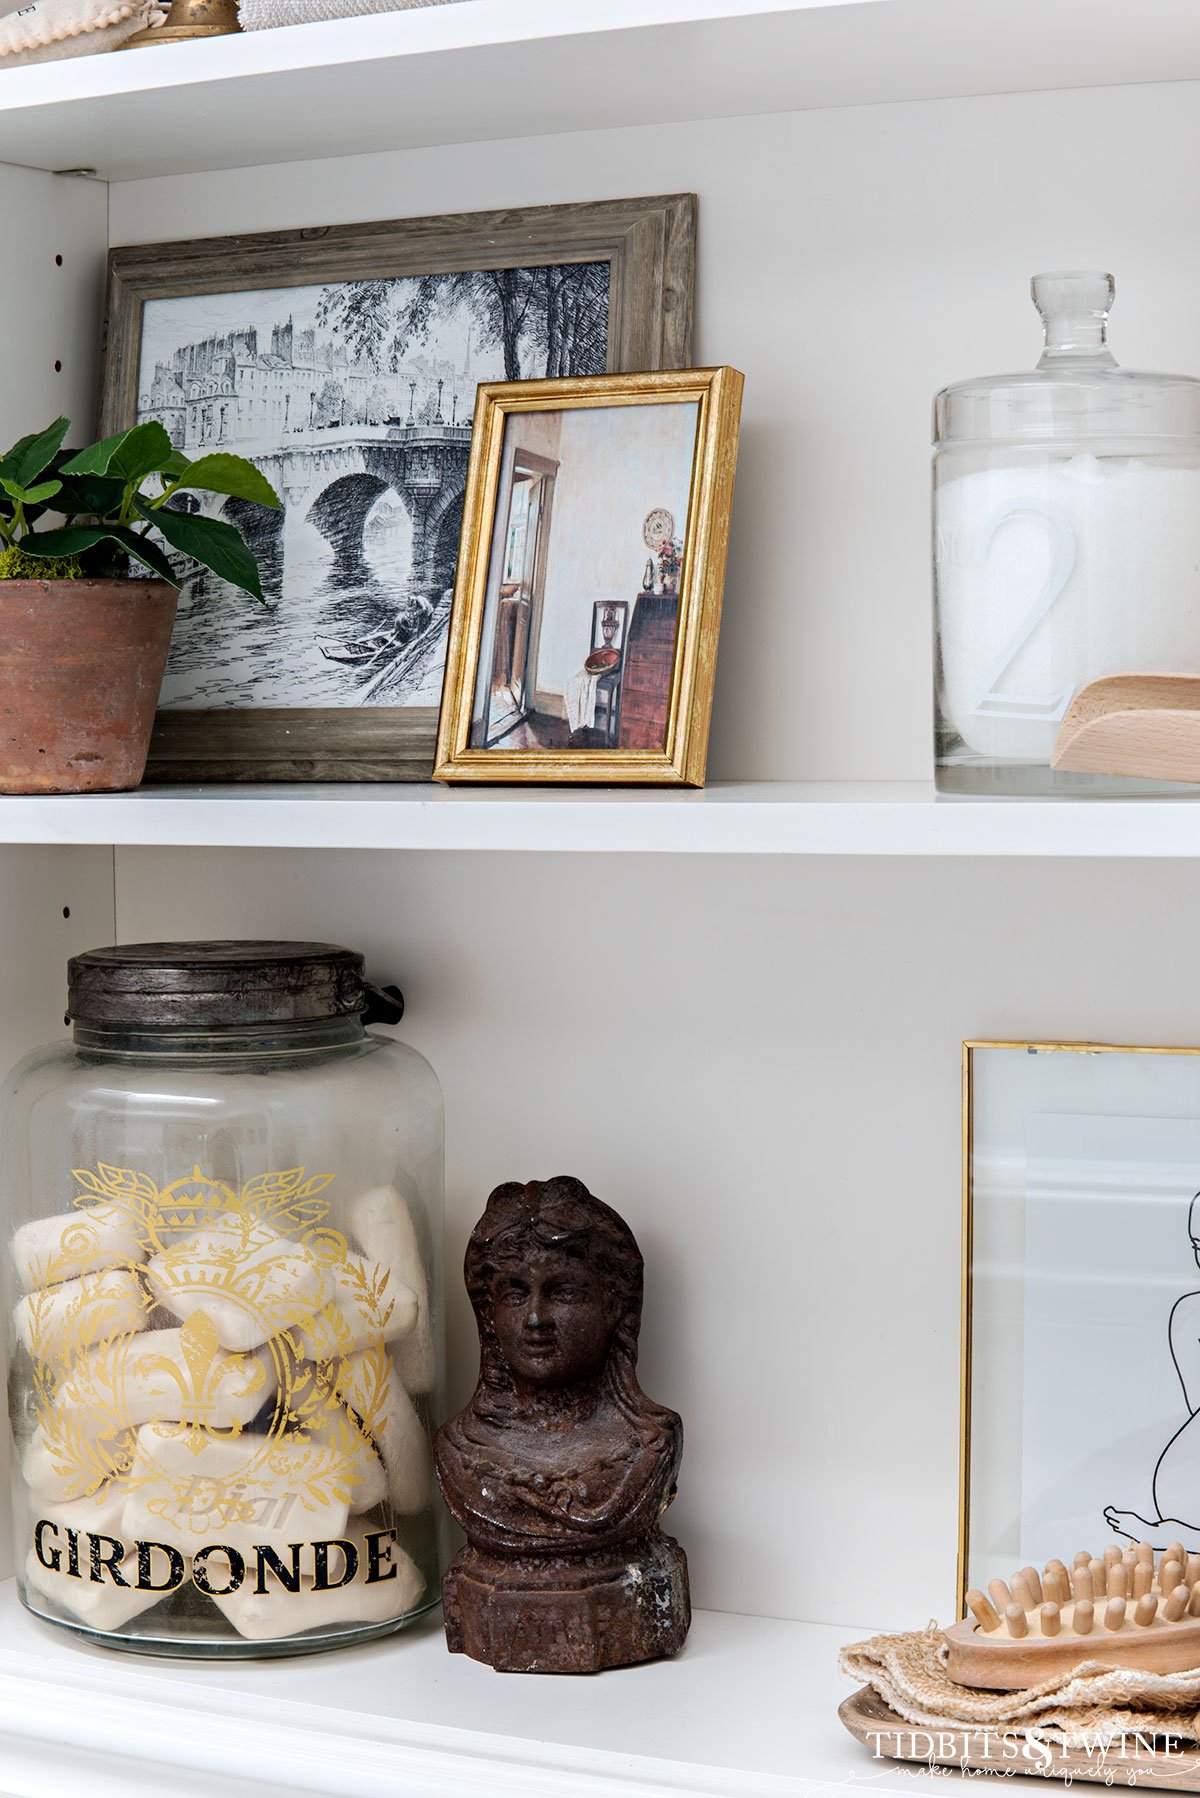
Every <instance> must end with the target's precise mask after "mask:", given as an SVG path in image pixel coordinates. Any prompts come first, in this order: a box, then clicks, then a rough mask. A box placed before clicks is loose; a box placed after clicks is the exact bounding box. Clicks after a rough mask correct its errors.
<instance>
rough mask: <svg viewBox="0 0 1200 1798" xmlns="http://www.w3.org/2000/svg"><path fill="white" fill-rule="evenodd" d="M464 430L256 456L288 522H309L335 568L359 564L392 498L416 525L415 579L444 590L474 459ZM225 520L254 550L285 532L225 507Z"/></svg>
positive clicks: (335, 432) (364, 433)
mask: <svg viewBox="0 0 1200 1798" xmlns="http://www.w3.org/2000/svg"><path fill="white" fill-rule="evenodd" d="M470 445H471V427H470V425H469V424H466V425H460V424H441V423H437V424H420V423H414V424H405V425H396V424H392V425H347V426H337V425H334V426H331V427H329V428H328V429H325V430H314V431H309V432H305V433H303V434H297V435H296V436H294V437H288V438H285V439H284V441H283V444H282V445H281V447H280V448H279V449H278V450H277V451H273V452H272V453H271V454H269V455H255V456H254V461H255V462H256V463H257V465H258V466H259V468H261V469H262V471H263V473H264V474H265V475H266V477H267V479H268V480H269V481H270V482H271V484H272V485H273V487H274V488H275V490H276V492H277V493H278V494H279V496H280V498H281V499H282V500H283V502H284V505H285V507H286V512H287V514H290V515H291V516H292V517H293V518H305V519H307V520H308V521H309V523H311V524H313V525H315V526H316V528H317V530H319V531H320V533H321V535H322V536H323V537H324V538H325V539H326V540H327V541H328V542H329V543H330V544H332V546H333V549H334V553H335V555H336V557H337V560H338V562H339V564H340V565H341V566H342V567H343V568H345V569H347V570H352V569H354V568H356V567H358V566H360V565H361V564H362V562H363V531H364V528H365V526H366V522H367V518H368V515H369V514H370V512H371V509H372V507H373V506H374V505H375V503H376V501H377V500H379V499H380V498H381V497H382V496H383V495H384V494H385V493H391V494H394V495H395V496H396V498H397V499H399V501H400V502H401V504H402V505H403V506H404V508H405V510H406V511H407V512H408V515H409V517H410V518H411V519H412V526H413V554H412V579H413V581H414V582H416V583H417V584H419V585H425V586H430V587H438V586H445V585H447V584H448V583H449V581H450V578H451V573H452V570H453V567H454V560H455V556H456V554H457V551H458V534H459V529H460V526H461V523H462V501H463V493H464V490H465V488H466V483H467V462H468V458H469V456H470ZM225 511H226V513H227V515H228V516H230V517H231V518H233V519H234V521H235V522H236V523H237V524H238V525H239V526H240V527H242V528H243V529H246V528H247V527H249V534H250V535H251V537H252V539H253V538H254V537H257V538H258V539H259V542H258V543H255V544H254V545H253V546H254V547H256V548H258V547H266V542H265V540H264V539H265V538H266V537H269V535H270V534H271V533H272V532H276V533H277V532H278V531H279V530H280V529H286V523H285V518H284V517H281V515H280V514H278V513H269V512H265V511H264V510H263V509H262V508H261V507H259V506H246V505H245V504H244V502H239V501H229V502H228V503H227V504H226V507H225Z"/></svg>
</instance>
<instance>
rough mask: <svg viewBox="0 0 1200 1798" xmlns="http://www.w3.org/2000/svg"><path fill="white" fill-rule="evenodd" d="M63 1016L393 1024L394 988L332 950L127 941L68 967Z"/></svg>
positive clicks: (137, 1021)
mask: <svg viewBox="0 0 1200 1798" xmlns="http://www.w3.org/2000/svg"><path fill="white" fill-rule="evenodd" d="M67 994H68V997H67V1007H68V1016H69V1018H70V1020H71V1022H73V1023H78V1024H108V1025H113V1026H118V1027H124V1028H127V1029H142V1030H172V1029H175V1030H222V1029H228V1028H237V1027H239V1026H253V1025H255V1024H296V1023H309V1022H314V1021H316V1020H319V1019H321V1018H342V1017H356V1016H361V1017H362V1019H363V1021H364V1023H389V1024H393V1023H396V1022H398V1021H399V1019H400V1017H401V1016H402V1015H403V1012H404V1001H403V999H402V998H401V996H400V994H399V993H398V992H397V990H396V988H395V987H389V988H386V989H382V990H381V989H380V988H377V987H372V986H370V985H369V984H368V983H367V981H366V980H365V979H364V976H363V958H362V956H361V955H359V954H357V953H356V952H355V951H354V950H353V949H342V948H339V947H338V945H337V944H336V943H270V942H261V943H260V942H244V943H243V942H229V943H222V942H215V943H124V944H121V945H119V946H114V947H113V948H111V949H89V950H88V951H87V953H86V954H84V955H76V956H74V957H73V958H72V960H71V961H70V962H69V963H68V966H67Z"/></svg>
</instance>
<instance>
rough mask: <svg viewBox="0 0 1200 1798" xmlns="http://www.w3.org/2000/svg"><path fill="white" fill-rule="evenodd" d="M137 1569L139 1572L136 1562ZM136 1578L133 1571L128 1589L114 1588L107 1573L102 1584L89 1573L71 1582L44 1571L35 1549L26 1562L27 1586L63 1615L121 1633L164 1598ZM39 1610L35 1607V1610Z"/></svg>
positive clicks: (157, 1571) (95, 1626) (161, 1593)
mask: <svg viewBox="0 0 1200 1798" xmlns="http://www.w3.org/2000/svg"><path fill="white" fill-rule="evenodd" d="M102 1548H105V1545H102ZM105 1551H106V1549H105ZM83 1566H84V1568H85V1569H86V1568H87V1567H88V1563H87V1561H86V1560H85V1561H84V1563H83ZM134 1567H135V1569H136V1562H135V1563H134ZM159 1572H160V1569H157V1568H156V1569H155V1574H156V1576H157V1574H158V1573H159ZM136 1578H137V1574H136V1571H134V1573H133V1577H132V1579H131V1580H130V1583H129V1584H128V1585H127V1586H118V1585H116V1584H114V1583H113V1581H112V1579H111V1577H110V1575H109V1574H108V1573H104V1577H103V1579H102V1580H101V1581H100V1582H99V1583H97V1582H96V1581H95V1580H93V1579H92V1578H91V1577H90V1571H88V1572H85V1573H84V1574H83V1577H81V1578H80V1579H71V1578H69V1577H67V1576H66V1575H64V1574H63V1573H61V1572H58V1573H53V1572H51V1571H50V1570H49V1569H48V1568H45V1567H43V1566H42V1564H41V1562H40V1561H39V1560H38V1558H37V1556H36V1555H35V1554H34V1552H33V1550H32V1549H30V1551H29V1553H28V1555H27V1556H26V1559H25V1583H26V1585H27V1586H28V1587H30V1588H31V1589H32V1590H33V1591H34V1592H35V1593H40V1594H41V1595H42V1597H44V1598H49V1599H52V1600H53V1602H54V1603H55V1604H58V1605H60V1606H61V1607H62V1609H63V1610H64V1611H70V1613H71V1615H72V1616H73V1617H77V1618H78V1619H79V1621H80V1623H86V1624H88V1625H89V1626H90V1627H91V1628H92V1629H120V1627H121V1625H122V1624H123V1623H129V1622H130V1621H131V1620H132V1619H133V1618H134V1617H138V1616H140V1615H141V1613H142V1612H143V1611H148V1610H149V1609H150V1607H151V1605H156V1604H158V1603H159V1601H160V1599H162V1598H163V1597H164V1596H165V1594H164V1593H163V1592H161V1591H154V1590H153V1589H151V1590H150V1591H146V1592H143V1591H142V1590H140V1588H139V1587H138V1586H137V1585H135V1584H134V1583H133V1581H134V1580H136ZM36 1608H37V1607H36V1605H35V1606H34V1609H35V1610H36Z"/></svg>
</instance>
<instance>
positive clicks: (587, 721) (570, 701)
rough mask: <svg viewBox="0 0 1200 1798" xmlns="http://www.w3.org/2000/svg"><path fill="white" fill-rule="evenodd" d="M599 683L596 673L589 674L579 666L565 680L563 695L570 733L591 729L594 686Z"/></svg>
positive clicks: (594, 696) (592, 724)
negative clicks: (578, 668) (575, 672)
mask: <svg viewBox="0 0 1200 1798" xmlns="http://www.w3.org/2000/svg"><path fill="white" fill-rule="evenodd" d="M599 685H600V676H599V675H598V674H589V673H588V671H587V669H586V668H581V669H580V670H579V673H578V674H573V675H572V676H571V678H570V680H569V681H568V682H567V691H566V693H565V695H564V698H565V700H566V706H567V728H568V730H570V731H571V733H572V734H574V733H575V731H577V730H591V729H592V727H593V726H594V724H595V722H596V688H597V687H598V686H599Z"/></svg>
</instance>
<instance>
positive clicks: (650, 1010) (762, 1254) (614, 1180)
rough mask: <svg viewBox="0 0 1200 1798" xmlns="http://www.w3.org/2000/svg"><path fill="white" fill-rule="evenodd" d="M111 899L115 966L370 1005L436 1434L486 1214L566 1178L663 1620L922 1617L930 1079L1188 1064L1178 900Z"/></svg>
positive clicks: (327, 878)
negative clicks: (414, 1159) (613, 1239)
mask: <svg viewBox="0 0 1200 1798" xmlns="http://www.w3.org/2000/svg"><path fill="white" fill-rule="evenodd" d="M117 870H118V918H119V928H120V934H121V936H122V938H123V939H124V940H134V939H137V938H145V937H155V936H160V935H163V934H172V935H178V936H182V937H187V936H199V935H204V934H211V935H218V936H219V935H269V936H284V937H287V936H291V937H313V936H315V937H331V938H333V939H334V940H335V941H342V942H347V943H351V944H353V945H355V946H356V947H359V948H362V949H364V950H365V951H366V952H367V954H368V965H369V967H370V968H371V969H373V970H374V971H375V974H376V977H379V978H383V979H386V980H397V981H399V983H400V984H401V986H402V987H403V989H404V991H405V993H406V995H407V998H408V1003H409V1010H408V1016H407V1018H406V1020H405V1022H404V1024H403V1025H402V1026H401V1027H400V1034H401V1035H403V1036H404V1037H405V1038H406V1039H407V1040H409V1041H411V1042H412V1043H414V1044H415V1045H416V1047H418V1048H419V1049H420V1050H421V1051H422V1052H423V1053H424V1054H426V1055H428V1057H429V1059H430V1060H431V1062H432V1063H433V1066H434V1067H435V1068H436V1069H437V1071H438V1073H439V1075H440V1077H441V1080H442V1083H443V1086H444V1090H445V1095H446V1121H447V1215H446V1265H447V1268H448V1270H449V1272H448V1305H447V1309H448V1316H449V1327H450V1345H451V1355H450V1396H451V1399H452V1401H453V1402H455V1403H461V1402H462V1401H463V1400H464V1399H465V1398H466V1396H467V1394H468V1392H469V1390H470V1386H471V1383H472V1380H473V1377H474V1372H475V1367H476V1360H475V1348H476V1345H475V1336H474V1329H473V1325H472V1322H471V1317H470V1312H469V1309H468V1306H467V1303H466V1299H465V1296H464V1294H463V1291H462V1287H461V1283H460V1279H459V1276H458V1272H457V1270H458V1269H459V1268H460V1267H461V1257H462V1253H463V1249H464V1247H465V1243H466V1238H467V1234H468V1232H469V1229H470V1227H471V1225H472V1223H473V1222H474V1221H475V1219H476V1218H477V1217H478V1215H479V1213H480V1212H481V1211H482V1209H483V1204H484V1201H485V1199H486V1197H487V1194H488V1192H489V1191H490V1189H491V1188H492V1186H494V1185H495V1184H497V1183H498V1182H499V1181H501V1180H506V1179H513V1178H517V1179H529V1178H539V1177H543V1176H546V1175H550V1174H555V1173H575V1174H578V1175H579V1176H580V1177H581V1178H582V1179H584V1180H586V1181H587V1182H588V1183H589V1184H590V1185H591V1186H592V1187H593V1189H594V1190H595V1191H596V1192H597V1193H598V1194H599V1195H600V1196H601V1197H602V1198H604V1199H606V1200H608V1201H609V1202H610V1203H612V1204H615V1205H616V1206H617V1208H618V1209H619V1210H621V1211H622V1212H623V1213H624V1214H625V1215H626V1216H627V1217H628V1219H629V1221H630V1223H631V1224H632V1226H633V1228H634V1229H635V1231H636V1232H637V1235H638V1237H639V1240H640V1241H641V1244H642V1248H643V1251H644V1254H645V1256H646V1262H647V1292H646V1311H645V1328H644V1332H643V1345H644V1346H643V1358H642V1372H643V1376H644V1384H645V1386H646V1389H647V1391H649V1392H650V1393H651V1394H652V1395H653V1396H654V1397H656V1398H659V1399H661V1400H663V1401H664V1402H666V1403H669V1404H672V1405H674V1406H676V1407H677V1409H678V1410H679V1411H680V1412H681V1413H682V1414H683V1418H684V1424H685V1434H686V1449H685V1457H684V1467H683V1475H682V1479H681V1484H680V1498H679V1502H678V1506H677V1507H676V1509H675V1511H674V1512H673V1518H674V1523H673V1526H672V1527H673V1528H674V1529H676V1530H677V1532H678V1534H679V1536H680V1539H681V1540H682V1541H683V1542H684V1543H685V1545H686V1547H687V1550H688V1553H689V1555H690V1557H691V1562H692V1570H693V1581H694V1591H695V1596H696V1600H697V1602H698V1603H699V1604H702V1605H708V1606H714V1607H716V1608H718V1609H724V1610H741V1611H751V1612H763V1613H766V1614H768V1615H776V1616H780V1615H782V1616H794V1617H807V1618H815V1619H818V1620H822V1621H833V1622H839V1623H846V1624H850V1625H861V1626H863V1627H870V1626H882V1625H890V1626H896V1627H899V1626H912V1625H915V1624H924V1622H925V1621H926V1620H927V1618H928V1617H930V1616H931V1615H933V1614H935V1613H937V1614H939V1615H941V1616H947V1615H949V1614H950V1611H951V1607H952V1605H953V1601H954V1563H955V1548H956V1524H957V1477H958V1471H957V1469H958V1390H959V1380H958V1324H959V1243H960V1236H959V1215H960V1213H959V1207H960V1187H959V1148H960V1135H959V1049H960V1043H961V1041H962V1039H963V1037H964V1036H971V1035H977V1036H984V1037H986V1036H994V1037H1002V1038H1013V1037H1025V1036H1028V1037H1047V1038H1058V1039H1067V1038H1076V1037H1078V1038H1085V1039H1086V1038H1089V1037H1091V1038H1095V1039H1101V1040H1103V1039H1105V1038H1108V1039H1110V1040H1115V1041H1126V1042H1138V1041H1141V1042H1147V1043H1173V1042H1174V1043H1183V1042H1196V1041H1198V1040H1200V1034H1198V1030H1197V1008H1196V1003H1195V992H1194V983H1193V982H1192V981H1191V980H1190V979H1189V978H1188V971H1189V969H1190V966H1191V952H1190V946H1189V939H1188V938H1185V936H1184V935H1183V934H1182V933H1183V931H1184V929H1186V928H1188V921H1189V920H1190V919H1191V918H1192V917H1193V916H1194V911H1195V880H1196V877H1195V872H1194V870H1193V869H1192V868H1191V867H1190V866H1189V865H1187V864H1154V863H1145V864H1141V865H1129V864H1118V863H1112V864H1088V863H1070V864H1068V863H1063V864H1059V865H1057V866H1056V865H1052V864H1046V863H1044V862H1041V863H1034V862H1010V863H1004V864H999V863H982V862H978V863H971V862H962V861H951V860H946V861H937V860H924V861H919V862H916V861H914V862H903V861H894V860H892V861H887V862H884V861H880V862H871V861H856V860H839V859H836V858H831V859H820V860H804V859H793V858H774V859H773V858H766V857H764V858H753V857H713V858H708V859H703V860H701V859H699V858H694V857H687V856H679V857H675V856H666V857H655V856H641V857H638V856H629V857H613V858H611V859H609V858H605V859H603V860H601V858H598V857H595V856H568V855H563V856H541V855H524V856H522V855H507V856H506V855H452V854H447V855H439V854H422V855H412V856H399V855H397V856H392V855H384V854H371V853H360V854H357V855H343V854H337V855H335V854H332V853H329V854H324V853H321V852H312V853H309V854H308V855H297V854H292V853H288V852H282V851H278V852H268V851H261V852H260V851H249V850H247V851H239V852H236V853H229V854H226V855H213V854H211V853H209V852H207V851H199V850H197V851H168V850H137V851H126V850H122V851H118V857H117ZM1081 1377H1082V1375H1081ZM1067 1411H1068V1412H1069V1403H1068V1404H1067ZM989 1416H990V1413H989V1412H988V1411H986V1410H985V1412H984V1413H983V1414H982V1415H981V1416H980V1418H979V1419H978V1423H977V1427H978V1428H979V1429H980V1430H981V1431H986V1430H987V1429H988V1427H989Z"/></svg>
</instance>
